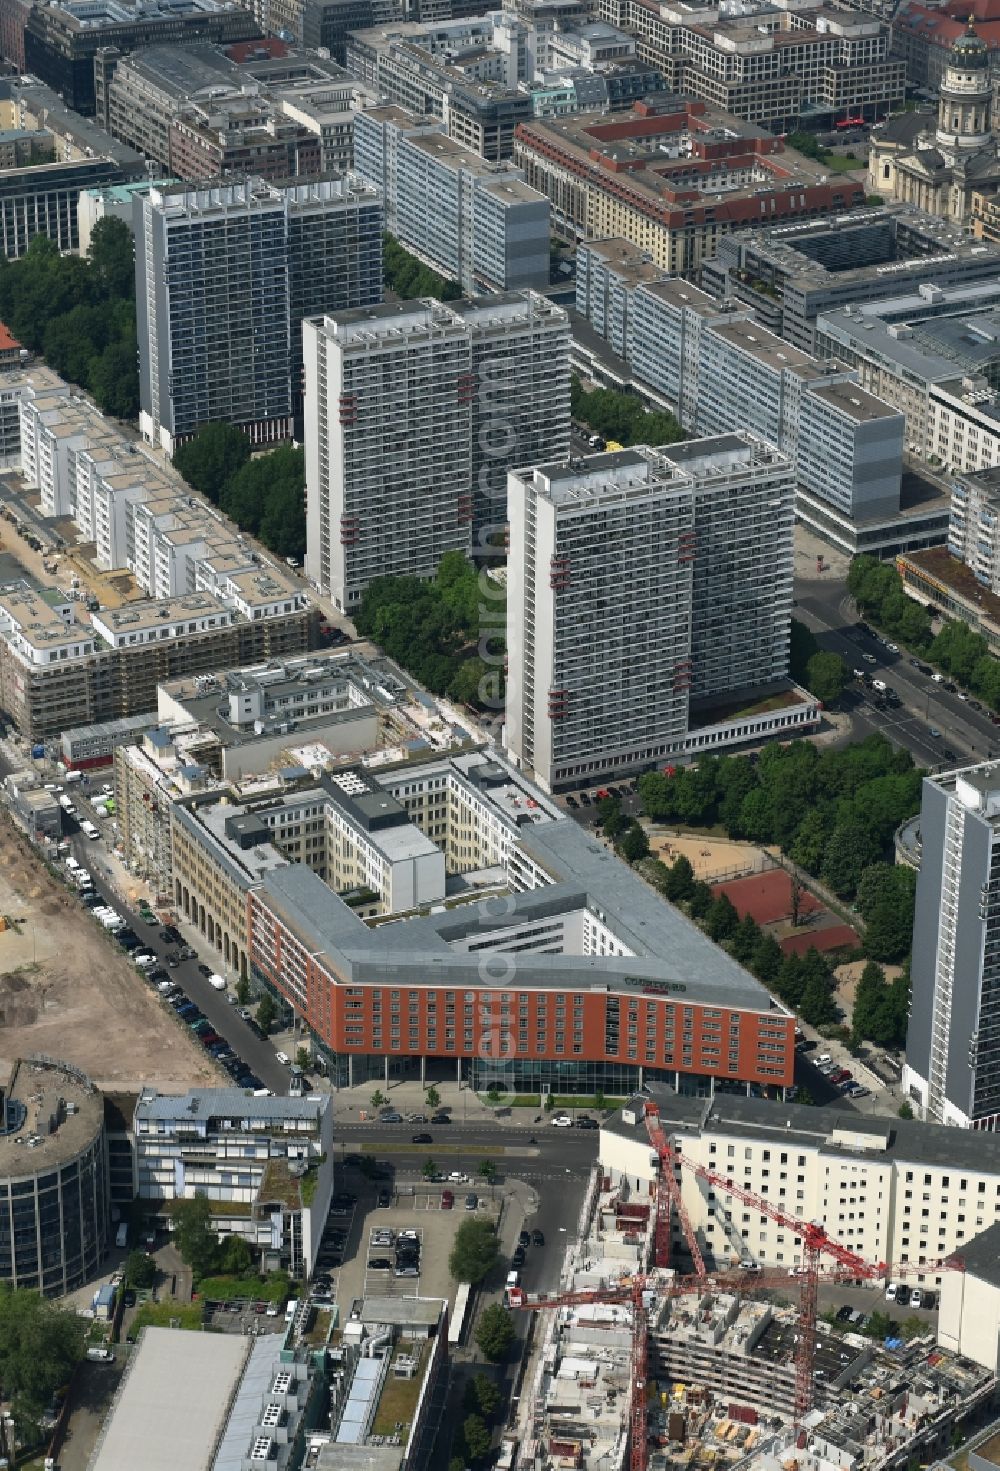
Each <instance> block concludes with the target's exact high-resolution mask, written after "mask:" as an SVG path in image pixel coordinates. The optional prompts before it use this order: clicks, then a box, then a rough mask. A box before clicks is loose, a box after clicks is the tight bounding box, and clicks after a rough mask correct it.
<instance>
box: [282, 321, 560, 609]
mask: <svg viewBox="0 0 1000 1471" xmlns="http://www.w3.org/2000/svg"><path fill="white" fill-rule="evenodd" d="M304 351H305V384H306V395H305V447H306V532H307V553H306V570H307V572H308V574H309V576H310V577H311V578H312V580H313V581H314V582H315V583H316V585H317V586H318V587H319V588H320V589H321V590H322V591H324V592H328V593H329V594H330V596H331V597H332V598H333V599H334V601H335V602H336V603H337V605H338V607H340V608H343V609H348V610H349V609H350V608H352V607H355V606H356V605H357V603H358V601H359V600H360V598H361V595H362V593H363V592H364V590H365V588H366V587H367V585H368V583H369V582H371V581H372V579H373V578H375V577H381V576H385V575H387V574H392V573H398V574H412V575H415V576H418V577H432V576H433V575H434V573H435V571H436V570H437V566H438V563H439V562H440V560H441V558H442V556H443V555H444V553H445V552H448V551H453V550H457V551H461V552H464V553H466V554H469V553H471V552H472V551H473V550H475V549H485V548H486V547H487V546H488V545H498V546H502V544H503V536H504V532H505V528H506V498H505V494H504V493H503V487H504V486H505V484H506V475H507V471H508V469H510V467H511V466H513V465H523V464H531V463H533V462H534V461H536V460H538V459H540V458H541V457H542V456H543V454H551V453H552V452H553V451H556V452H557V453H560V454H565V453H567V452H568V449H569V418H570V416H569V326H568V321H567V317H566V313H565V312H564V311H563V310H562V309H561V308H560V307H557V306H553V305H552V303H551V302H549V301H547V300H546V299H545V298H544V297H542V296H539V295H536V294H535V293H534V292H524V293H511V294H510V295H506V296H491V297H485V298H482V299H478V298H477V299H475V300H472V301H458V302H449V303H447V304H442V303H441V302H437V301H431V300H424V301H411V302H402V303H399V304H398V305H391V306H390V305H385V306H379V307H375V308H372V309H368V310H357V311H348V312H340V313H337V314H336V315H327V316H325V317H322V318H319V319H317V320H315V321H307V322H306V323H305V330H304ZM557 447H558V448H557Z"/></svg>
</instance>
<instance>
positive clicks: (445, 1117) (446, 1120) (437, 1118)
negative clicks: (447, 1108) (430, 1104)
mask: <svg viewBox="0 0 1000 1471" xmlns="http://www.w3.org/2000/svg"><path fill="white" fill-rule="evenodd" d="M431 1123H432V1124H450V1123H451V1115H450V1114H446V1113H434V1114H431Z"/></svg>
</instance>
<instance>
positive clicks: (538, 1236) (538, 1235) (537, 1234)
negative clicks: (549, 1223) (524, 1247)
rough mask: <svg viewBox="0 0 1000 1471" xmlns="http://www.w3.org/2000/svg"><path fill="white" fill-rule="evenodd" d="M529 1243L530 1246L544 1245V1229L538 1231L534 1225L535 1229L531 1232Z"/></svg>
mask: <svg viewBox="0 0 1000 1471" xmlns="http://www.w3.org/2000/svg"><path fill="white" fill-rule="evenodd" d="M531 1244H532V1246H544V1245H545V1232H544V1231H539V1230H538V1228H537V1227H536V1228H535V1230H534V1231H532V1233H531Z"/></svg>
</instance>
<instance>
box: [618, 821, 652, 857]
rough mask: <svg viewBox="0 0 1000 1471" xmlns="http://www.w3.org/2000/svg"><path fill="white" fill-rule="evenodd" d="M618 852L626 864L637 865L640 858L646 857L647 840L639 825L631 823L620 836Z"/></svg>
mask: <svg viewBox="0 0 1000 1471" xmlns="http://www.w3.org/2000/svg"><path fill="white" fill-rule="evenodd" d="M618 851H619V853H620V854H621V855H622V857H623V858H624V859H625V860H626V861H627V862H628V863H638V861H639V859H640V858H645V857H646V856H647V854H648V853H649V839H648V838H647V837H646V831H645V828H644V827H643V826H642V824H641V823H639V822H633V823H632V824H631V826H630V827H629V828H628V830H627V831H626V832H624V833H623V834H622V836H621V838H620V840H619V843H618Z"/></svg>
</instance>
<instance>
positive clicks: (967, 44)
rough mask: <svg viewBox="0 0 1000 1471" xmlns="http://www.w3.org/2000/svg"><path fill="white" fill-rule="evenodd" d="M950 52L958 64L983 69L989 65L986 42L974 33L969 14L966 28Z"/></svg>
mask: <svg viewBox="0 0 1000 1471" xmlns="http://www.w3.org/2000/svg"><path fill="white" fill-rule="evenodd" d="M951 54H952V56H953V57H954V59H955V63H956V65H958V66H964V67H978V68H981V69H982V70H983V71H985V70H986V68H987V67H988V66H989V64H990V54H989V51H988V49H987V46H986V42H985V41H984V40H983V39H982V37H981V36H977V35H976V31H975V27H974V26H973V24H972V17H971V16H970V17H969V24H968V27H967V29H966V30H964V31H963V32H962V34H961V35H960V36H959V38H958V40H957V41H956V42H955V44H954V46H953V47H952V48H951Z"/></svg>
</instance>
